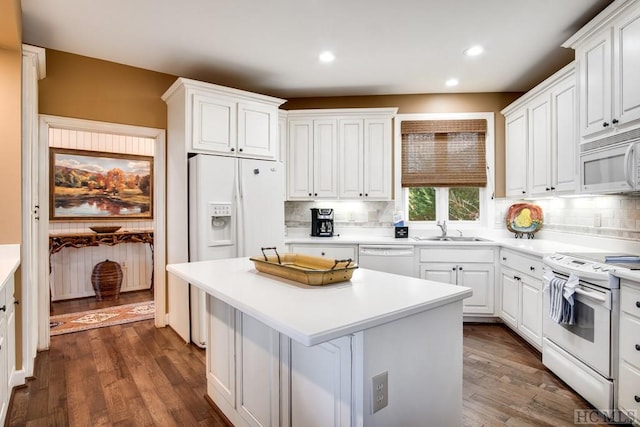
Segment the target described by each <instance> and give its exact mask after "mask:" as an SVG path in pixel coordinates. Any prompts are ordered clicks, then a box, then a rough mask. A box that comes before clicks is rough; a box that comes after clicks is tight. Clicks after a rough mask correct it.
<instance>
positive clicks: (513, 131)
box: [503, 108, 528, 197]
mask: <svg viewBox="0 0 640 427" xmlns="http://www.w3.org/2000/svg"><path fill="white" fill-rule="evenodd" d="M503 114H505V126H506V129H505V139H506V148H505V151H506V186H507V187H506V193H507V197H524V196H526V194H527V139H528V135H527V133H528V127H527V119H528V117H527V116H528V114H527V109H526V108H521V109H518V110H516V111H513V112H509V113H508V114H507V113H504V112H503Z"/></svg>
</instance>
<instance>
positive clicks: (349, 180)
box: [338, 119, 380, 199]
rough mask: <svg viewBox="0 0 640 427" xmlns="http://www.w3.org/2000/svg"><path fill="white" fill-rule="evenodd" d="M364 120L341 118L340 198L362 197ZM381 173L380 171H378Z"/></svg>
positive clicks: (339, 145) (339, 144) (339, 143)
mask: <svg viewBox="0 0 640 427" xmlns="http://www.w3.org/2000/svg"><path fill="white" fill-rule="evenodd" d="M362 126H363V122H362V120H359V119H351V120H340V122H339V127H340V135H339V142H338V147H339V158H338V164H339V167H338V170H339V174H338V175H339V176H340V198H344V199H361V198H362V197H363V196H364V192H363V185H364V184H363V181H362V180H363V178H364V172H363V169H362V167H363V162H362V158H363V151H362V150H363V148H364V131H363V129H362ZM378 173H380V171H378Z"/></svg>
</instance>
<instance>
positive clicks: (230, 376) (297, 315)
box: [167, 258, 471, 427]
mask: <svg viewBox="0 0 640 427" xmlns="http://www.w3.org/2000/svg"><path fill="white" fill-rule="evenodd" d="M167 270H168V271H169V272H170V273H171V274H175V275H177V276H179V277H180V278H182V279H183V280H185V281H187V282H189V283H191V284H193V285H195V286H197V287H198V288H200V289H202V290H204V291H205V292H206V293H207V295H208V298H207V314H208V328H209V332H208V338H209V341H208V343H207V351H206V359H207V368H206V369H207V372H206V375H207V393H208V395H209V397H210V398H211V400H212V401H213V402H214V403H215V404H216V405H217V406H218V408H219V409H220V410H221V411H222V412H223V413H224V414H225V415H226V416H227V417H228V418H229V420H230V421H231V422H232V423H233V424H234V425H236V426H242V425H247V426H249V425H265V426H279V425H286V426H289V425H291V426H305V427H307V426H363V425H364V426H389V425H403V426H422V425H443V426H444V425H461V424H462V419H461V411H462V300H463V299H464V298H467V297H469V296H471V290H470V289H469V288H466V287H462V286H453V285H448V284H444V283H439V282H432V281H427V280H421V279H416V278H410V277H405V276H398V275H393V274H388V273H383V272H377V271H372V270H367V269H362V268H360V269H357V270H356V271H355V272H354V274H353V277H352V279H351V280H350V281H347V282H342V283H336V284H332V285H327V286H307V285H303V284H300V283H297V282H293V281H290V280H286V279H282V278H279V277H275V276H271V275H268V274H264V273H259V272H257V271H256V270H255V268H254V266H253V263H252V262H251V261H250V260H249V259H248V258H236V259H225V260H217V261H203V262H194V263H183V264H172V265H168V266H167ZM169 303H171V302H169ZM379 374H383V375H382V376H379ZM384 374H386V376H387V382H386V383H385V382H384V380H382V386H378V385H376V387H375V389H376V391H375V392H374V387H373V385H372V384H373V378H374V377H376V379H382V378H383V377H384ZM374 401H377V402H378V404H379V406H382V408H381V409H379V410H378V411H376V412H374V410H373V408H374Z"/></svg>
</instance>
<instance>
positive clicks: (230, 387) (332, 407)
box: [0, 296, 352, 427]
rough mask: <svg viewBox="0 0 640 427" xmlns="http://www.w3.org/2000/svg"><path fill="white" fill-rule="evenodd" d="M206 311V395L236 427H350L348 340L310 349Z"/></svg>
mask: <svg viewBox="0 0 640 427" xmlns="http://www.w3.org/2000/svg"><path fill="white" fill-rule="evenodd" d="M207 310H208V314H209V345H208V347H207V393H208V395H209V396H210V397H211V399H212V400H213V401H214V402H215V404H216V405H217V406H218V407H219V408H220V409H221V410H222V412H223V413H224V414H225V415H226V416H227V418H229V420H230V421H231V422H232V423H233V425H235V426H252V427H254V426H260V427H262V426H305V427H307V426H350V425H351V363H352V360H351V336H348V337H341V338H338V339H335V340H332V341H329V342H327V343H323V344H319V345H316V346H312V347H307V346H304V345H302V344H299V343H298V342H296V341H293V340H291V339H290V338H288V337H286V336H284V335H281V334H279V333H278V332H277V331H275V330H274V329H271V328H269V327H268V326H267V325H265V324H264V323H262V322H259V321H258V320H255V319H254V318H252V317H250V316H248V315H246V314H244V313H242V312H240V311H238V310H235V309H234V308H232V307H231V306H229V305H228V304H226V303H224V302H222V301H220V300H219V299H216V298H213V297H211V296H209V297H208V298H207ZM1 326H2V323H1V322H0V328H1ZM210 349H213V351H211V350H210Z"/></svg>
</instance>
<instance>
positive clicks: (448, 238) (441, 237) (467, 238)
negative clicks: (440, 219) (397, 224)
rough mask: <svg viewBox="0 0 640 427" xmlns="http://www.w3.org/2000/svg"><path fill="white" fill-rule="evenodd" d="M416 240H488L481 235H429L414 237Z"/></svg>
mask: <svg viewBox="0 0 640 427" xmlns="http://www.w3.org/2000/svg"><path fill="white" fill-rule="evenodd" d="M414 239H415V240H417V241H426V242H489V241H490V240H488V239H484V238H482V237H472V236H430V237H414Z"/></svg>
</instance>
